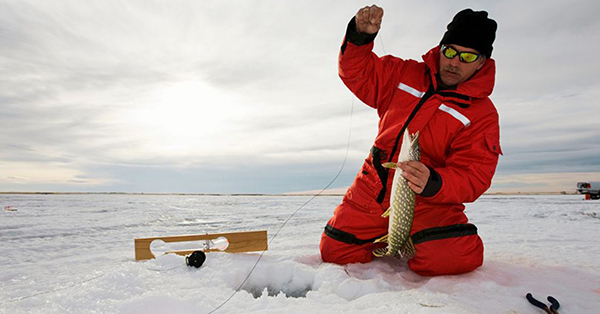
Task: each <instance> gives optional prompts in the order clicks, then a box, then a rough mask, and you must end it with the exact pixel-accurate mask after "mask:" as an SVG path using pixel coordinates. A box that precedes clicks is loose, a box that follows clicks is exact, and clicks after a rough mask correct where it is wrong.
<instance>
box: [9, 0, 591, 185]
mask: <svg viewBox="0 0 600 314" xmlns="http://www.w3.org/2000/svg"><path fill="white" fill-rule="evenodd" d="M364 5H365V4H364V3H362V2H359V1H343V2H342V1H336V2H326V3H322V2H318V1H303V2H289V1H278V2H260V1H236V2H233V5H232V2H199V1H178V2H175V3H166V2H162V1H127V2H121V1H88V2H86V3H85V4H80V3H76V2H68V1H44V2H39V1H4V2H2V3H0V71H2V73H9V74H10V75H4V76H3V77H2V78H0V160H1V161H2V164H4V165H7V166H5V167H3V168H1V170H2V172H0V177H1V178H4V179H1V180H2V181H0V189H5V190H11V189H24V188H27V189H30V190H31V189H33V190H34V189H36V188H39V189H44V190H52V189H58V190H61V189H62V190H72V189H81V190H86V189H89V190H103V189H106V190H118V191H133V190H135V191H139V192H143V191H144V189H148V190H149V191H150V190H152V191H178V190H182V191H183V190H185V191H192V190H193V191H195V192H202V191H212V192H228V191H236V192H244V191H256V192H272V191H279V192H288V191H295V190H314V189H315V186H311V185H310V184H315V185H319V183H318V182H322V181H327V180H328V179H327V178H328V177H329V175H328V173H330V172H335V171H337V170H336V169H337V167H338V165H339V164H340V163H341V161H342V160H343V158H344V155H345V152H346V146H347V143H348V132H349V131H350V118H351V117H350V116H351V114H350V111H351V108H353V113H352V129H351V132H352V133H351V137H350V151H349V156H348V158H349V160H348V161H349V164H348V165H347V167H350V168H349V169H347V172H345V174H344V175H343V176H344V178H345V179H344V181H343V182H342V183H339V184H340V186H344V185H348V184H350V182H351V179H352V176H353V175H354V174H355V173H356V171H358V168H359V166H360V162H361V161H362V160H363V159H364V158H365V157H366V156H367V154H368V150H369V148H370V146H371V145H372V141H373V139H374V137H375V134H376V132H377V115H376V113H375V111H374V110H372V109H370V108H368V107H366V106H364V105H363V104H361V103H360V101H358V100H356V99H355V100H353V99H352V96H351V94H350V92H349V91H348V90H347V89H346V87H345V86H344V85H343V84H342V83H341V81H340V79H339V78H338V76H337V65H336V61H337V54H338V49H339V46H340V44H341V40H342V37H343V34H344V31H345V28H346V24H347V22H348V21H349V19H350V18H351V17H352V15H353V14H354V13H355V12H356V11H357V10H358V9H359V8H360V7H362V6H364ZM473 5H475V3H473V2H471V1H455V2H423V3H419V2H415V3H398V2H397V1H382V2H381V6H383V7H384V9H385V10H386V11H385V17H384V23H383V27H384V28H383V29H382V31H381V32H380V34H379V37H378V39H377V40H376V45H375V51H376V52H377V53H378V54H380V55H381V54H384V53H386V54H393V55H397V56H401V57H404V58H413V59H417V60H419V59H420V56H421V55H422V54H423V53H425V52H426V51H427V50H428V49H430V48H431V47H433V46H435V45H436V44H437V43H438V42H439V39H440V38H441V37H442V34H443V32H444V31H445V27H446V25H447V23H448V22H449V21H450V20H451V18H452V16H453V15H454V14H455V13H456V12H458V11H459V10H461V9H462V8H464V7H468V6H473ZM599 6H600V5H599V4H597V3H596V2H593V1H581V2H578V3H577V4H571V3H565V2H560V1H550V2H548V1H544V2H541V1H533V2H527V3H521V2H517V1H502V2H497V1H485V2H477V3H476V7H473V8H474V9H476V10H478V9H486V10H488V11H489V12H490V16H491V17H492V18H494V19H496V20H497V21H498V23H499V30H498V36H497V41H496V43H495V45H494V54H493V56H494V58H495V59H496V62H497V65H498V69H497V70H498V72H497V79H496V88H495V91H494V93H493V95H492V100H493V101H494V103H495V104H496V106H497V108H498V111H499V113H500V121H501V144H502V147H503V150H504V153H505V154H504V156H503V157H502V158H501V161H500V164H499V168H498V177H506V176H513V175H522V174H526V173H535V174H540V175H541V174H542V173H561V172H565V173H566V172H568V173H596V172H598V171H600V170H599V169H598V167H599V166H598V165H597V162H595V161H597V160H600V147H599V145H600V143H599V142H598V141H597V140H596V139H597V137H598V135H600V124H598V123H597V121H596V120H597V119H596V118H595V116H596V115H595V113H596V112H597V108H596V107H597V106H596V102H597V99H598V98H599V97H600V94H599V93H600V92H599V91H600V81H599V79H598V78H597V73H598V72H599V70H600V65H598V64H597V63H594V62H592V61H590V60H594V59H595V58H594V54H595V52H596V51H597V50H598V49H597V48H599V47H598V45H599V44H598V43H599V42H600V41H599V40H598V39H600V38H598V37H599V36H600V35H599V34H598V33H597V32H596V30H597V29H598V27H599V26H600V25H599V24H600V21H598V20H597V19H596V18H595V15H594V14H595V12H596V11H598V10H597V9H599ZM594 9H596V10H594ZM353 102H354V104H353ZM17 169H20V170H19V171H16V170H17ZM30 169H44V170H41V171H39V173H38V174H36V173H35V172H34V171H30ZM52 178H54V179H52ZM224 178H227V179H224ZM231 178H236V179H234V180H232V179H231ZM261 178H264V180H262V179H261ZM522 178H523V180H533V179H531V178H529V177H522ZM257 182H260V183H257ZM536 182H537V181H536ZM495 184H499V183H496V182H495ZM317 188H318V186H317Z"/></svg>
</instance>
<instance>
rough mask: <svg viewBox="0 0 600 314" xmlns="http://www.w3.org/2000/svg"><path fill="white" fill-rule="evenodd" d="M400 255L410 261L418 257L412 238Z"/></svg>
mask: <svg viewBox="0 0 600 314" xmlns="http://www.w3.org/2000/svg"><path fill="white" fill-rule="evenodd" d="M399 253H400V256H401V257H406V258H408V259H411V258H413V257H415V256H416V255H417V249H416V248H415V245H414V244H413V242H412V239H411V238H408V241H406V243H405V244H404V246H403V247H402V249H400V252H399Z"/></svg>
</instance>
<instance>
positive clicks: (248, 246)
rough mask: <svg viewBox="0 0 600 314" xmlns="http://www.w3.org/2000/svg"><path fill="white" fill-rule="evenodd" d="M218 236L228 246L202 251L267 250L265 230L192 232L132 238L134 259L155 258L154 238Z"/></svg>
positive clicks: (182, 252) (184, 239) (176, 239)
mask: <svg viewBox="0 0 600 314" xmlns="http://www.w3.org/2000/svg"><path fill="white" fill-rule="evenodd" d="M220 237H225V238H227V241H229V246H228V247H227V249H225V250H224V251H220V250H217V249H208V250H204V252H228V253H240V252H254V251H265V250H267V230H260V231H245V232H230V233H211V234H194V235H179V236H166V237H151V238H139V239H134V244H135V259H136V260H138V261H141V260H148V259H153V258H155V256H154V254H152V250H151V249H150V244H151V243H152V241H154V240H162V241H164V242H165V243H169V242H187V241H199V240H214V239H217V238H220ZM194 251H195V250H179V251H169V252H166V253H165V254H168V253H175V254H178V255H188V254H191V253H192V252H194Z"/></svg>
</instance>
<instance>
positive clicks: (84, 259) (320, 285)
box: [0, 195, 600, 314]
mask: <svg viewBox="0 0 600 314" xmlns="http://www.w3.org/2000/svg"><path fill="white" fill-rule="evenodd" d="M308 199H309V197H307V196H190V195H0V205H1V207H0V208H5V206H9V205H10V206H11V208H15V209H17V211H5V210H3V211H2V212H0V251H1V252H2V254H1V255H0V313H11V314H12V313H208V312H210V311H211V310H213V309H215V308H216V307H217V306H219V305H220V304H221V303H222V302H223V301H225V300H226V299H227V298H228V297H230V296H231V295H232V293H233V292H234V291H235V289H236V288H237V287H238V286H239V285H240V284H241V283H242V282H243V280H244V279H245V278H246V276H247V275H248V273H249V271H250V270H251V269H252V267H253V266H254V265H255V262H256V261H257V259H258V258H259V256H260V253H240V254H228V253H208V254H207V260H206V262H205V263H204V265H203V266H202V267H201V268H199V269H196V268H191V267H187V266H185V261H184V257H181V256H176V255H162V256H159V257H158V258H156V259H154V260H150V261H144V262H136V261H135V259H134V248H133V239H134V238H141V237H151V236H166V235H180V234H194V233H213V232H231V231H246V230H260V229H266V230H268V234H269V241H271V242H270V246H269V250H268V251H266V253H265V254H264V256H263V257H262V259H261V261H260V263H259V264H258V265H257V266H256V269H255V270H254V272H253V273H252V275H251V276H250V278H249V280H248V281H247V283H246V284H245V285H244V286H243V287H242V290H241V291H240V292H238V293H236V294H235V295H234V296H233V297H232V298H231V300H230V301H229V302H228V303H226V304H225V305H224V306H223V307H222V308H220V309H219V310H218V311H216V313H376V312H385V313H543V312H542V311H541V310H539V309H537V308H535V307H533V306H532V305H530V304H529V303H528V302H527V301H526V299H525V297H524V296H525V294H526V293H527V292H531V293H533V295H534V296H536V297H537V298H538V299H540V300H544V301H545V298H546V296H548V295H552V296H554V297H556V298H557V299H558V300H559V301H560V302H561V309H560V312H561V313H598V312H599V311H600V310H599V309H600V231H599V230H600V201H584V200H583V197H582V196H580V195H553V196H547V195H539V196H524V195H523V196H492V195H487V196H484V197H482V198H481V199H479V200H478V201H477V202H475V203H473V204H468V205H467V214H468V215H469V218H470V219H471V222H472V223H474V224H476V225H477V227H478V228H479V233H480V236H481V237H482V239H483V241H484V244H485V262H484V265H483V266H482V267H481V268H479V269H477V270H476V271H474V272H472V273H469V274H465V275H459V276H442V277H433V278H431V277H421V276H418V275H416V274H414V273H412V272H411V271H410V270H409V269H408V268H407V266H406V263H405V262H403V261H400V260H397V259H394V258H383V259H378V260H376V261H374V262H372V263H369V264H351V265H347V266H339V265H333V264H326V263H323V262H322V261H321V260H320V257H319V251H318V245H319V240H320V236H321V232H322V230H323V227H324V225H325V223H326V221H327V219H329V217H330V216H331V214H332V212H333V209H334V208H335V206H336V205H337V203H338V202H339V201H340V200H341V197H339V196H321V197H317V198H315V199H314V200H313V201H312V202H310V203H309V204H308V205H306V206H305V207H304V208H303V209H302V210H300V211H299V212H298V213H297V214H296V215H295V216H294V217H293V218H292V219H291V220H290V221H289V222H288V223H287V225H285V226H284V227H283V229H281V232H280V233H279V235H278V236H277V237H276V238H273V235H274V234H275V232H277V230H278V229H279V228H280V227H281V225H282V223H283V222H284V221H285V220H286V219H287V218H288V217H289V215H290V214H291V213H293V212H294V211H295V210H296V209H297V208H298V207H300V205H302V204H303V203H304V202H306V201H307V200H308ZM154 244H156V243H153V248H154V250H155V253H156V252H157V251H160V250H167V249H172V248H175V247H167V245H163V246H160V245H154ZM176 248H177V249H180V248H181V247H180V246H179V247H176Z"/></svg>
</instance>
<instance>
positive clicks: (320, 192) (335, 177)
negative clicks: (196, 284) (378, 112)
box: [208, 96, 354, 314]
mask: <svg viewBox="0 0 600 314" xmlns="http://www.w3.org/2000/svg"><path fill="white" fill-rule="evenodd" d="M353 116H354V96H352V105H351V109H350V128H349V129H350V130H349V131H348V143H347V145H346V154H345V156H344V161H343V162H342V166H341V167H340V170H338V172H337V174H336V175H335V176H334V177H333V179H332V180H331V182H329V183H328V184H327V185H326V186H325V187H324V188H323V189H321V191H319V192H318V193H317V194H315V195H313V196H312V197H311V198H310V199H308V201H306V202H304V204H302V205H300V207H298V209H296V210H295V211H294V212H293V213H292V214H291V215H290V216H289V217H288V218H287V219H286V220H285V221H284V222H283V224H282V225H281V227H279V229H278V230H277V232H275V235H273V237H272V238H271V240H269V243H268V245H267V247H269V246H271V242H273V240H275V238H276V237H277V235H278V234H279V232H280V231H281V229H283V227H284V226H285V225H286V224H287V223H288V221H290V219H292V217H294V215H296V213H298V212H299V211H300V210H301V209H302V208H304V206H306V205H307V204H308V203H310V202H311V201H312V200H314V199H315V198H316V197H317V196H319V195H321V194H322V193H323V192H324V191H325V190H327V189H328V188H329V187H330V186H331V185H332V184H333V182H335V180H337V178H338V177H339V176H340V174H341V173H342V170H344V166H345V165H346V161H347V160H348V152H349V151H350V139H351V138H352V117H353ZM266 251H267V250H266V249H265V250H263V251H262V253H260V255H259V256H258V259H257V260H256V262H255V263H254V266H252V268H251V269H250V272H249V273H248V275H247V276H246V278H245V279H244V281H242V283H241V284H240V285H239V286H238V287H237V289H235V291H234V292H233V293H232V294H231V295H230V296H229V297H228V298H227V299H226V300H225V301H224V302H223V303H221V304H220V305H219V306H217V307H216V308H215V309H214V310H212V311H210V312H208V314H211V313H214V312H215V311H217V310H218V309H220V308H221V307H223V306H224V305H225V304H226V303H227V302H229V300H231V299H232V298H233V297H234V296H235V294H236V293H238V292H240V290H241V289H242V287H243V286H244V284H246V282H247V281H248V279H250V276H251V275H252V273H253V272H254V269H256V266H257V265H258V263H259V262H260V260H261V259H262V257H263V255H265V252H266Z"/></svg>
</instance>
